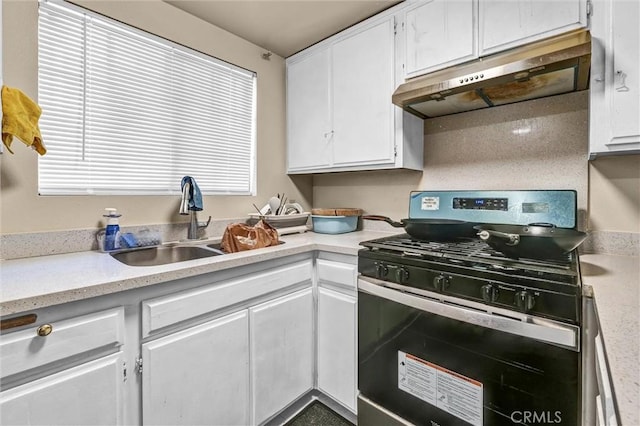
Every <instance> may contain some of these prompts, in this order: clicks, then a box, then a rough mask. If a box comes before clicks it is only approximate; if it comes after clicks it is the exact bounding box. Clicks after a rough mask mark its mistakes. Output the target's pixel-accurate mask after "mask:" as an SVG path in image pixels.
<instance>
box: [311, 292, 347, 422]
mask: <svg viewBox="0 0 640 426" xmlns="http://www.w3.org/2000/svg"><path fill="white" fill-rule="evenodd" d="M356 314H357V311H356V298H355V297H353V296H347V295H345V294H342V293H338V292H336V291H332V290H328V289H325V288H322V287H320V288H318V388H319V389H320V390H321V391H323V392H325V393H327V394H329V395H330V396H331V397H333V398H334V399H335V400H337V401H338V402H340V403H342V404H343V405H345V406H346V407H347V408H349V409H350V410H352V411H355V410H356V386H357V381H356V368H357V359H356Z"/></svg>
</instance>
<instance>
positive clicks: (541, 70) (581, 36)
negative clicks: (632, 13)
mask: <svg viewBox="0 0 640 426" xmlns="http://www.w3.org/2000/svg"><path fill="white" fill-rule="evenodd" d="M590 65H591V36H590V34H589V32H588V31H586V30H579V31H574V32H571V33H567V34H564V35H561V36H557V37H553V38H549V39H546V40H542V41H539V42H536V43H531V44H528V45H526V46H522V47H518V48H515V49H512V50H509V51H506V52H501V53H498V54H495V55H491V56H486V57H484V58H480V59H478V60H475V61H473V62H468V63H465V64H462V65H457V66H455V67H451V68H447V69H444V70H441V71H437V72H434V73H431V74H427V75H425V76H421V77H416V78H413V79H410V80H407V81H406V82H405V83H404V84H402V85H400V86H399V87H398V89H397V90H396V91H395V93H394V94H393V98H392V101H393V103H394V104H395V105H398V106H399V107H401V108H403V109H404V110H406V111H408V112H410V113H412V114H414V115H417V116H419V117H422V118H429V117H438V116H442V115H449V114H456V113H459V112H465V111H471V110H475V109H481V108H488V107H492V106H499V105H505V104H510V103H514V102H520V101H526V100H529V99H535V98H541V97H545V96H552V95H559V94H561V93H567V92H573V91H578V90H585V89H587V88H588V87H589V68H590Z"/></svg>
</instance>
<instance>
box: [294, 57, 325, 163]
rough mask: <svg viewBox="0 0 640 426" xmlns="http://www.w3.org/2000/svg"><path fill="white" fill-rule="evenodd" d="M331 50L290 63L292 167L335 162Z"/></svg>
mask: <svg viewBox="0 0 640 426" xmlns="http://www.w3.org/2000/svg"><path fill="white" fill-rule="evenodd" d="M329 60H330V58H329V49H321V50H319V51H317V52H315V53H314V54H313V55H306V56H304V57H303V58H300V60H298V61H296V62H292V63H290V64H288V65H287V124H288V133H289V134H288V139H289V140H290V141H295V143H289V144H288V145H287V149H288V158H289V169H290V170H295V169H303V170H304V169H309V168H319V167H329V166H330V165H331V157H332V151H331V148H332V147H331V136H332V134H331V110H330V106H329Z"/></svg>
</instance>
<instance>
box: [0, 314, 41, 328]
mask: <svg viewBox="0 0 640 426" xmlns="http://www.w3.org/2000/svg"><path fill="white" fill-rule="evenodd" d="M37 318H38V316H37V315H36V314H28V315H22V316H19V317H15V318H11V319H3V320H2V321H0V330H8V329H10V328H16V327H21V326H23V325H29V324H33V323H34V322H36V319H37Z"/></svg>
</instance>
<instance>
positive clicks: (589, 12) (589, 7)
mask: <svg viewBox="0 0 640 426" xmlns="http://www.w3.org/2000/svg"><path fill="white" fill-rule="evenodd" d="M591 16H593V3H592V2H591V0H587V18H590V17H591Z"/></svg>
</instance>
